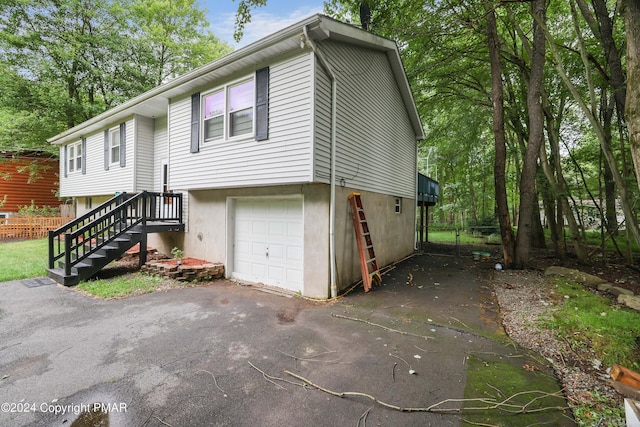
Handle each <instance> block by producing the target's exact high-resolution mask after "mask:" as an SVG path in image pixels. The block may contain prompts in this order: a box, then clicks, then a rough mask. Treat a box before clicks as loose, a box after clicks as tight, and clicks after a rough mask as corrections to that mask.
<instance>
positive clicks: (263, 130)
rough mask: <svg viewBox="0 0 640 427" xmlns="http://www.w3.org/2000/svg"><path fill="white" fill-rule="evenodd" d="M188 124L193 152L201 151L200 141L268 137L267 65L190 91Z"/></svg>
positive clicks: (258, 139) (257, 139)
mask: <svg viewBox="0 0 640 427" xmlns="http://www.w3.org/2000/svg"><path fill="white" fill-rule="evenodd" d="M190 124H191V138H190V141H189V142H190V143H189V150H190V151H191V152H192V153H197V152H199V151H200V144H201V142H202V141H215V140H224V139H229V138H236V137H243V138H247V137H253V138H255V140H256V141H264V140H267V139H269V67H265V68H261V69H259V70H256V72H255V74H254V76H253V77H251V78H249V79H246V80H244V81H240V82H234V83H232V84H228V85H226V86H224V87H218V88H216V89H214V90H212V91H210V92H207V93H204V94H201V93H200V92H197V93H194V94H192V95H191V120H190Z"/></svg>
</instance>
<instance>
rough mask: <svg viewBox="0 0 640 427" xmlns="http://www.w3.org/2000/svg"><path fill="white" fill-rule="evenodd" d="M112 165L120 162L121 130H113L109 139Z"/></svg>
mask: <svg viewBox="0 0 640 427" xmlns="http://www.w3.org/2000/svg"><path fill="white" fill-rule="evenodd" d="M109 143H110V150H109V152H110V154H109V156H110V160H111V163H119V162H120V129H116V130H112V131H111V133H110V138H109Z"/></svg>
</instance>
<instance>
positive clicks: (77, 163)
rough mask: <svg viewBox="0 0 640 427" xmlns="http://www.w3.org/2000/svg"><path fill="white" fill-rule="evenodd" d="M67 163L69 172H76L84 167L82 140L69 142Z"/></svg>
mask: <svg viewBox="0 0 640 427" xmlns="http://www.w3.org/2000/svg"><path fill="white" fill-rule="evenodd" d="M67 156H68V158H67V165H68V168H69V172H75V171H79V170H81V169H82V141H78V142H74V143H73V144H69V148H67Z"/></svg>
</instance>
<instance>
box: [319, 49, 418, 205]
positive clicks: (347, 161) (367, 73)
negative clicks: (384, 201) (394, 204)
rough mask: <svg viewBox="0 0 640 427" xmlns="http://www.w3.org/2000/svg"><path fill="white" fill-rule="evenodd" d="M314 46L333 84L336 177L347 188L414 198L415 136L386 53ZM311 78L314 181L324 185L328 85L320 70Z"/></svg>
mask: <svg viewBox="0 0 640 427" xmlns="http://www.w3.org/2000/svg"><path fill="white" fill-rule="evenodd" d="M320 48H321V50H322V52H323V53H324V54H325V56H326V57H327V58H328V60H329V61H330V62H331V64H332V66H333V67H334V69H335V70H336V74H337V81H338V124H337V128H338V133H337V152H338V156H337V165H336V175H337V179H338V180H339V181H340V183H341V184H342V183H343V184H344V185H346V186H347V187H351V188H359V189H362V190H369V191H374V192H378V193H383V194H389V195H394V196H401V197H407V198H415V192H416V185H417V184H416V166H415V165H416V136H415V132H414V130H413V127H412V126H411V122H410V121H409V118H408V113H407V110H406V108H405V105H404V103H403V100H402V97H401V95H400V93H399V90H398V85H397V83H396V80H395V77H394V75H393V72H392V70H391V66H390V63H389V60H388V58H387V55H386V54H385V53H384V52H380V51H373V50H369V49H363V48H360V47H356V46H351V45H347V44H343V43H336V42H326V43H322V44H321V45H320ZM317 74H318V78H317V79H316V94H317V98H316V140H315V170H316V173H315V175H316V176H315V180H317V181H319V182H327V183H328V182H329V180H328V177H329V172H330V170H329V150H330V134H329V133H328V129H329V127H328V126H330V121H331V105H330V102H331V98H330V90H331V85H330V80H329V79H328V78H326V77H325V76H326V73H325V72H324V70H322V69H320V68H319V69H318V73H317ZM328 103H329V104H328Z"/></svg>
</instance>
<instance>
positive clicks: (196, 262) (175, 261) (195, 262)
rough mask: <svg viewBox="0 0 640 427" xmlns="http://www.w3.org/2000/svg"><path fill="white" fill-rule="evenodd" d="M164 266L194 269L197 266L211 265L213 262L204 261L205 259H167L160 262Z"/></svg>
mask: <svg viewBox="0 0 640 427" xmlns="http://www.w3.org/2000/svg"><path fill="white" fill-rule="evenodd" d="M159 262H161V263H163V264H168V265H182V266H184V267H194V266H197V265H204V264H211V262H209V261H206V260H203V259H198V258H180V259H175V258H173V259H167V260H162V261H159Z"/></svg>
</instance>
